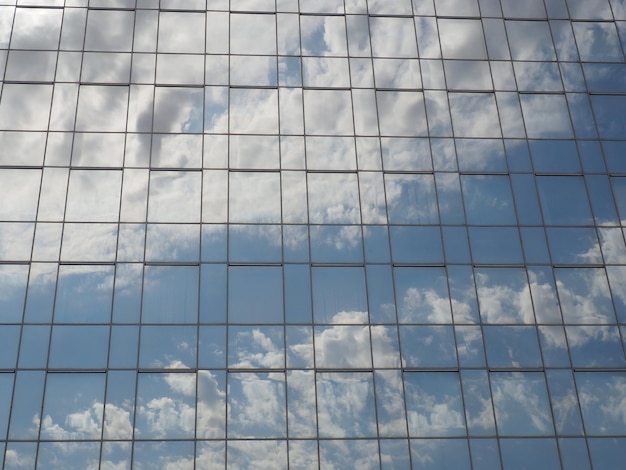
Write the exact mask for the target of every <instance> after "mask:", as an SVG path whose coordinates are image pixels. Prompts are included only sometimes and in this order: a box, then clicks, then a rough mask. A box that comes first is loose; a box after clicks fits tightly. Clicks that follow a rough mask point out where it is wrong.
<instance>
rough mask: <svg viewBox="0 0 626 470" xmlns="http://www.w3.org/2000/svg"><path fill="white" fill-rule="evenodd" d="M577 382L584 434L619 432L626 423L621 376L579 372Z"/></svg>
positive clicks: (624, 384)
mask: <svg viewBox="0 0 626 470" xmlns="http://www.w3.org/2000/svg"><path fill="white" fill-rule="evenodd" d="M576 381H577V383H578V396H579V398H580V405H581V407H582V412H583V419H584V422H585V428H586V431H587V433H589V434H595V435H608V434H620V433H622V432H623V430H624V427H625V426H626V380H624V376H623V375H622V374H621V373H615V374H613V373H596V372H590V373H580V374H577V376H576Z"/></svg>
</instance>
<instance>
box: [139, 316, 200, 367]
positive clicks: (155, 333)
mask: <svg viewBox="0 0 626 470" xmlns="http://www.w3.org/2000/svg"><path fill="white" fill-rule="evenodd" d="M197 334H198V333H197V328H196V327H194V326H147V325H144V326H142V328H141V337H140V338H139V344H140V350H139V367H141V368H143V369H184V368H189V367H195V365H196V350H197V348H196V342H197V339H196V338H197Z"/></svg>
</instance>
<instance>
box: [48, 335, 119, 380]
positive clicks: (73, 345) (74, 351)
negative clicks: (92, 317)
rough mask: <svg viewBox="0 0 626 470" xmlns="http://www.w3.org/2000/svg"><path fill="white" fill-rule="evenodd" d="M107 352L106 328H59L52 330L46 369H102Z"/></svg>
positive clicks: (107, 336) (107, 337) (105, 362)
mask: <svg viewBox="0 0 626 470" xmlns="http://www.w3.org/2000/svg"><path fill="white" fill-rule="evenodd" d="M108 350H109V327H107V326H59V325H56V326H55V327H53V328H52V337H51V340H50V358H49V361H48V367H50V368H59V369H104V368H105V367H106V364H107V355H108Z"/></svg>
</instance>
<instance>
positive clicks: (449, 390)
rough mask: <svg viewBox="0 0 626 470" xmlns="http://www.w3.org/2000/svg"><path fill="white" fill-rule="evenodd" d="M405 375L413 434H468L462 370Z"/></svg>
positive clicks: (430, 435)
mask: <svg viewBox="0 0 626 470" xmlns="http://www.w3.org/2000/svg"><path fill="white" fill-rule="evenodd" d="M404 379H405V387H406V393H407V406H408V409H407V414H408V420H409V434H410V435H411V436H412V437H444V436H445V437H449V436H463V435H465V434H466V432H467V431H466V429H465V419H464V416H463V408H462V399H461V385H460V381H459V376H458V374H456V373H449V372H412V373H406V374H404Z"/></svg>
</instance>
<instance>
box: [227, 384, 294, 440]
mask: <svg viewBox="0 0 626 470" xmlns="http://www.w3.org/2000/svg"><path fill="white" fill-rule="evenodd" d="M228 385H229V390H228V409H229V413H228V436H229V437H235V438H237V437H240V438H241V437H244V438H246V437H247V438H249V437H254V438H264V437H266V438H267V437H284V436H285V434H286V432H287V429H286V428H287V426H286V422H285V421H286V419H285V418H286V416H285V407H286V402H285V375H284V374H283V373H272V374H259V373H234V374H229V376H228Z"/></svg>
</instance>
